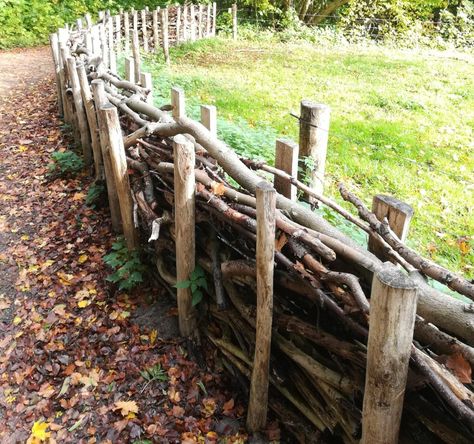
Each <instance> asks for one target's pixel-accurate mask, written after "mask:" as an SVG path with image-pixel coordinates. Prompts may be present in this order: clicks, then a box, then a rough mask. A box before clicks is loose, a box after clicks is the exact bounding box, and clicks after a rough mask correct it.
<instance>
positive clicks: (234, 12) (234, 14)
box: [232, 3, 237, 40]
mask: <svg viewBox="0 0 474 444" xmlns="http://www.w3.org/2000/svg"><path fill="white" fill-rule="evenodd" d="M232 38H233V39H234V40H237V3H234V4H233V5H232Z"/></svg>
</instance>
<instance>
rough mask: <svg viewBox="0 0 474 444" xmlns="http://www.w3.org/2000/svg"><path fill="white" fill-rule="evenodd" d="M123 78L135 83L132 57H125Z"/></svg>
mask: <svg viewBox="0 0 474 444" xmlns="http://www.w3.org/2000/svg"><path fill="white" fill-rule="evenodd" d="M125 78H126V79H127V80H128V81H129V82H131V83H135V61H134V60H133V57H125Z"/></svg>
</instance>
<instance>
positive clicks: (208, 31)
mask: <svg viewBox="0 0 474 444" xmlns="http://www.w3.org/2000/svg"><path fill="white" fill-rule="evenodd" d="M211 8H212V5H211V4H210V3H208V4H207V8H206V37H209V36H210V35H211V20H212V18H211Z"/></svg>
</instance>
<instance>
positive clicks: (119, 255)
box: [103, 237, 145, 290]
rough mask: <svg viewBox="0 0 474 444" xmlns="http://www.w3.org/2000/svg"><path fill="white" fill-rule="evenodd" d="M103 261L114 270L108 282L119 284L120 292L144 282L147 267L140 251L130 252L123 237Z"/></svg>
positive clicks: (115, 243)
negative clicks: (142, 260) (141, 258)
mask: <svg viewBox="0 0 474 444" xmlns="http://www.w3.org/2000/svg"><path fill="white" fill-rule="evenodd" d="M103 259H104V262H105V263H106V264H107V265H108V266H109V267H110V268H112V270H114V272H113V273H112V274H111V275H109V276H108V277H107V280H108V281H109V282H113V283H115V284H119V290H130V289H131V288H133V287H136V286H137V285H138V284H140V283H141V282H143V275H144V273H145V265H144V264H143V263H142V262H141V260H140V256H139V254H138V251H132V252H131V251H129V250H128V248H127V246H126V245H125V240H124V239H123V237H120V238H118V239H117V241H116V242H114V243H113V244H112V251H111V252H110V253H109V254H107V255H105V256H104V258H103Z"/></svg>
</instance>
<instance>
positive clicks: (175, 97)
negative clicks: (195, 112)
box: [171, 87, 186, 120]
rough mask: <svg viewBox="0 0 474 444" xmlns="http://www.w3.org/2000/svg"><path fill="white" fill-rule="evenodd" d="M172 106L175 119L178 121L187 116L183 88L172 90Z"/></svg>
mask: <svg viewBox="0 0 474 444" xmlns="http://www.w3.org/2000/svg"><path fill="white" fill-rule="evenodd" d="M171 106H172V107H173V111H172V115H173V119H175V120H178V119H179V118H181V117H184V116H186V108H185V101H184V91H183V90H182V89H181V88H177V87H173V88H171Z"/></svg>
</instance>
